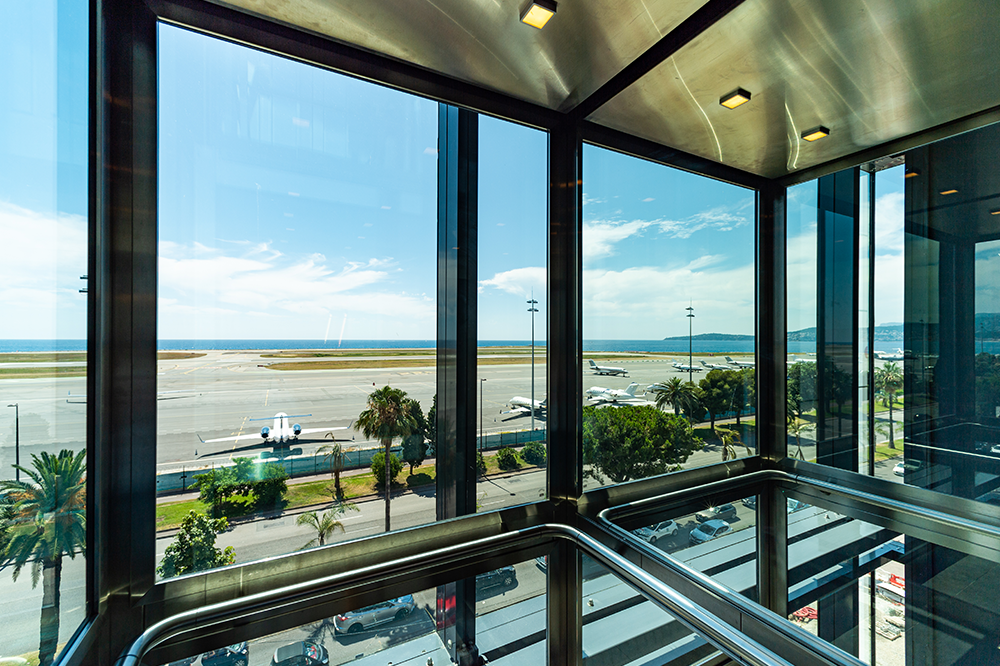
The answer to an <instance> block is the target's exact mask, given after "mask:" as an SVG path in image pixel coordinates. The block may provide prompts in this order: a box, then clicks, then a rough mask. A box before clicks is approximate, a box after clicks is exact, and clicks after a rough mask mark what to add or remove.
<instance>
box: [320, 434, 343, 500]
mask: <svg viewBox="0 0 1000 666" xmlns="http://www.w3.org/2000/svg"><path fill="white" fill-rule="evenodd" d="M326 436H327V437H329V438H330V439H332V440H333V444H324V445H323V446H321V447H319V448H318V449H316V453H317V454H318V455H322V456H323V458H324V459H325V460H326V461H327V463H329V465H330V474H331V475H332V476H333V488H334V491H333V492H334V495H336V497H335V498H334V499H338V500H339V499H343V497H344V491H343V490H341V488H340V473H341V472H343V471H344V467H345V463H346V460H345V456H344V449H343V448H342V447H341V446H340V442H338V441H337V439H336V438H335V437H334V436H333V433H332V432H328V433H326Z"/></svg>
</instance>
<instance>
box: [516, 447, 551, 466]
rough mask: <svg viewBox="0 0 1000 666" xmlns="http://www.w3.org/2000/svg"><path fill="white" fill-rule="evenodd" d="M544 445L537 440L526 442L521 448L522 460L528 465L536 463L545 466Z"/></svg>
mask: <svg viewBox="0 0 1000 666" xmlns="http://www.w3.org/2000/svg"><path fill="white" fill-rule="evenodd" d="M546 455H547V454H546V451H545V445H544V444H542V443H541V442H538V441H532V442H528V443H527V444H525V445H524V448H523V449H521V457H522V458H524V462H526V463H528V464H529V465H537V466H539V467H545V458H546Z"/></svg>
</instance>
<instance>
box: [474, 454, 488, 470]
mask: <svg viewBox="0 0 1000 666" xmlns="http://www.w3.org/2000/svg"><path fill="white" fill-rule="evenodd" d="M476 471H477V472H479V473H480V474H486V460H485V459H483V452H482V451H477V452H476Z"/></svg>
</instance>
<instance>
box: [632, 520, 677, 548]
mask: <svg viewBox="0 0 1000 666" xmlns="http://www.w3.org/2000/svg"><path fill="white" fill-rule="evenodd" d="M677 530H678V528H677V523H675V522H674V521H672V520H664V521H663V522H662V523H657V524H655V525H650V526H649V527H640V528H639V529H637V530H633V531H632V534H634V535H636V536H637V537H639V538H640V539H642V540H643V541H648V542H649V543H652V544H655V543H656V542H657V541H658V540H660V539H663V538H665V537H673V536H677Z"/></svg>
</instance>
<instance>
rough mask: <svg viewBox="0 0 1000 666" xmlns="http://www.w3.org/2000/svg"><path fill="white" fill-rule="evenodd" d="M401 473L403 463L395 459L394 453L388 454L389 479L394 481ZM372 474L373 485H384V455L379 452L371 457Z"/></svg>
mask: <svg viewBox="0 0 1000 666" xmlns="http://www.w3.org/2000/svg"><path fill="white" fill-rule="evenodd" d="M402 471H403V463H402V462H400V460H399V458H397V457H396V454H395V453H391V454H389V479H390V481H395V480H396V477H397V476H399V473H400V472H402ZM372 474H374V475H375V485H377V486H379V487H381V486H384V485H385V453H383V452H382V451H379V452H378V453H376V454H375V455H373V456H372Z"/></svg>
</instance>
